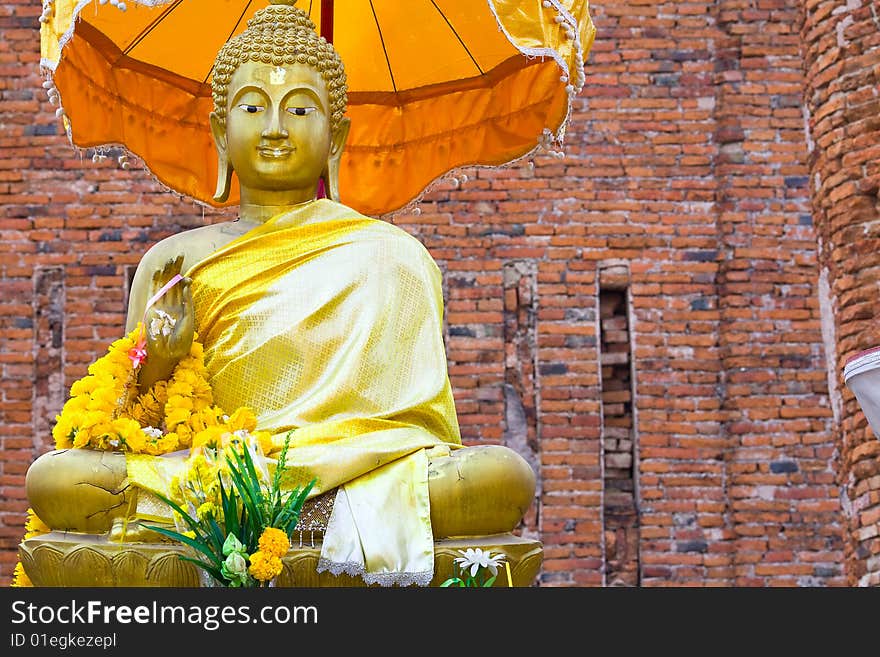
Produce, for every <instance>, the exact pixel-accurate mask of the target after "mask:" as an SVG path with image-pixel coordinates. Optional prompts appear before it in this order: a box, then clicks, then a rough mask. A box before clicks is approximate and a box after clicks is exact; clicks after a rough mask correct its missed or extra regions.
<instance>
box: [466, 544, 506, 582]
mask: <svg viewBox="0 0 880 657" xmlns="http://www.w3.org/2000/svg"><path fill="white" fill-rule="evenodd" d="M459 554H461V555H462V556H460V557H457V558H456V559H455V563H457V564H458V565H459V567H460V568H461V569H462V570H467V569H468V568H470V569H471V577H475V576H476V574H477V571H479V569H480V568H488V569H489V571H490V572H491V573H492V575H497V574H498V566H500V565H501V564H502V563H504V555H502V554H496V555H493V554H492V553H491V552H488V551H487V552H484V551H483V550H481V549H480V548H468V549H467V550H464V551H462V550H459Z"/></svg>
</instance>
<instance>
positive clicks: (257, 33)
mask: <svg viewBox="0 0 880 657" xmlns="http://www.w3.org/2000/svg"><path fill="white" fill-rule="evenodd" d="M295 2H296V0H275V1H274V2H273V4H270V5H269V6H268V7H265V8H263V9H260V10H259V11H258V12H256V13H255V14H254V16H253V18H251V19H250V20H249V21H248V26H247V29H246V30H245V31H244V32H242V33H241V34H239V35H237V36H234V37H232V38H231V39H230V40H229V41H227V42H226V43H225V44H224V45H223V47H222V48H220V52H219V53H217V58H216V59H215V61H214V78H213V80H212V82H211V91H212V96H213V98H214V112H215V113H216V114H217V116H218V117H219V119H220V121H221V123H222V124H224V125H225V123H226V100H227V91H228V87H229V80H230V79H231V78H232V74H233V73H235V70H236V69H237V68H238V67H239V66H241V65H242V64H243V63H245V62H263V63H265V64H273V65H275V66H284V65H289V64H295V63H300V64H308V65H309V66H312V67H314V68H315V70H317V71H318V72H319V73H320V74H321V77H322V78H323V79H324V82H326V83H327V91H328V92H329V94H330V125H331V128H333V129H335V128H336V127H337V125H338V124H339V122H340V121H341V120H342V118H343V116H345V108H346V104H347V102H348V97H347V95H346V78H345V68H344V67H343V65H342V60H341V59H340V57H339V53H337V52H336V49H335V48H334V47H333V45H332V44H330V43H328V42H327V40H326V39H325V38H324V37H322V36H319V35H318V34H317V32H315V24H314V23H313V22H312V21H311V20H309V17H308V16H307V15H306V13H305V12H304V11H302V10H301V9H297V8H296V7H294V6H293V5H294V3H295Z"/></svg>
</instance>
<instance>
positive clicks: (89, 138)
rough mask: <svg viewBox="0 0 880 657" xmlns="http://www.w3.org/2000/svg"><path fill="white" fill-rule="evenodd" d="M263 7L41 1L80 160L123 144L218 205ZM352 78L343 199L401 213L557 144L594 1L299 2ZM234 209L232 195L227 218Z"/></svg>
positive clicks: (48, 61) (47, 46)
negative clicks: (223, 97)
mask: <svg viewBox="0 0 880 657" xmlns="http://www.w3.org/2000/svg"><path fill="white" fill-rule="evenodd" d="M266 4H268V2H267V0H186V2H183V1H182V0H129V1H128V2H123V1H121V0H109V2H107V0H100V1H96V0H44V11H43V16H42V17H41V21H42V29H41V50H42V60H41V65H42V66H43V68H44V70H45V71H46V72H47V74H48V76H49V78H50V79H49V80H47V82H46V85H45V86H46V87H47V88H48V89H49V91H50V97H51V98H53V99H58V98H60V102H61V104H62V107H63V109H62V110H60V112H61V113H63V115H64V124H65V127H66V129H67V132H68V136H69V137H70V139H71V142H72V143H73V144H75V145H76V146H79V147H83V148H85V147H97V146H107V145H122V146H124V147H126V148H127V149H128V150H129V151H130V152H132V153H134V154H136V155H137V156H138V157H140V158H141V159H142V160H143V162H144V163H145V165H146V166H147V167H148V168H149V169H150V171H151V172H152V173H153V175H155V176H156V177H157V178H158V179H159V180H160V181H161V182H163V183H164V184H165V185H167V186H168V187H170V188H172V189H174V190H175V191H178V192H180V193H181V194H185V195H188V196H191V197H193V198H195V199H197V200H199V201H202V202H205V203H208V204H211V205H217V204H216V203H215V202H214V201H213V199H212V194H213V192H214V188H215V183H216V167H217V162H216V155H215V152H214V145H213V141H212V139H211V134H210V129H209V123H208V114H209V113H210V112H211V110H212V108H213V105H212V100H211V84H210V83H211V73H212V70H211V69H212V65H213V62H214V57H215V55H216V53H217V51H218V50H219V48H220V46H221V45H222V44H223V43H224V42H225V41H226V40H227V39H229V38H230V37H231V36H233V35H235V34H237V33H239V32H241V31H242V30H244V28H245V27H246V23H247V20H248V19H249V18H250V17H251V16H252V15H253V14H254V12H255V11H257V10H258V9H260V8H262V7H264V6H265V5H266ZM298 6H299V7H300V8H301V9H303V10H304V11H307V12H308V14H309V16H310V18H311V19H312V21H313V22H314V23H315V24H316V26H317V29H318V31H319V33H321V34H324V35H325V36H328V37H329V36H331V31H332V39H331V40H332V41H333V43H334V45H335V46H336V48H337V50H338V51H339V53H340V56H341V57H342V60H343V62H344V64H345V67H346V74H347V77H348V84H349V91H348V97H349V107H348V116H349V117H350V118H351V123H352V127H351V132H350V134H349V138H348V142H347V144H346V149H345V154H344V155H343V160H342V163H341V168H340V193H341V197H342V198H341V200H342V201H343V202H344V203H346V204H347V205H350V206H351V207H353V208H355V209H357V210H359V211H361V212H363V213H365V214H370V215H382V214H386V213H389V212H392V211H395V210H398V209H400V208H401V207H403V206H405V205H406V204H407V203H409V202H411V201H412V200H414V199H416V198H418V196H419V195H420V194H421V193H422V192H423V190H424V189H425V187H426V186H427V185H428V184H429V183H430V182H431V181H432V180H434V179H436V178H437V177H439V176H441V175H443V174H444V173H446V172H448V171H450V170H452V169H454V168H455V167H459V166H465V165H500V164H504V163H507V162H510V161H512V160H515V159H517V158H519V157H522V156H524V155H526V154H528V153H529V152H531V151H532V150H534V149H535V148H536V147H537V146H538V144H539V142H540V141H541V140H542V139H545V140H547V139H548V138H549V141H550V142H554V141H555V142H556V143H561V140H562V134H563V131H564V128H565V122H566V120H567V118H568V114H569V111H570V104H571V100H572V98H573V97H574V96H575V95H576V94H577V93H578V92H579V91H580V90H581V87H582V86H583V81H584V75H583V64H584V58H585V57H586V54H587V53H588V52H589V48H590V46H591V45H592V42H593V37H594V35H595V28H594V27H593V24H592V21H591V20H590V16H589V10H588V3H587V2H586V0H337V2H328V1H327V0H323V2H319V1H318V0H300V2H299V3H298ZM237 202H238V190H237V187H234V188H233V191H232V193H231V194H230V198H229V201H228V203H227V204H234V203H237Z"/></svg>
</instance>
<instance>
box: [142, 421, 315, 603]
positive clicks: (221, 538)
mask: <svg viewBox="0 0 880 657" xmlns="http://www.w3.org/2000/svg"><path fill="white" fill-rule="evenodd" d="M289 441H290V433H288V434H287V436H286V437H285V439H284V445H283V447H282V449H281V453H280V454H279V456H278V460H277V463H278V464H277V466H276V467H275V471H274V473H273V474H272V476H271V477H270V476H269V473H268V469H267V468H266V466H265V460H264V459H263V458H262V450H261V449H260V446H259V443H258V442H257V441H255V440H253V437H252V436H251V435H250V434H249V433H248V432H247V431H244V430H242V431H237V432H236V433H234V434H229V433H227V434H225V435H224V436H223V437H222V439H221V441H220V442H219V443H212V444H209V445H204V446H202V447H198V448H196V449H194V450H193V453H192V455H191V456H190V458H189V468H188V469H187V471H186V473H185V474H184V475H183V477H182V478H180V479H179V480H178V481H176V482H175V481H172V490H179V491H181V495H180V497H179V498H178V499H177V500H173V499H169V498H166V497H163V496H161V495H160V496H159V497H160V498H161V499H162V500H164V501H165V503H166V504H168V505H169V506H170V507H171V508H172V509H174V518H175V524H176V525H177V528H178V531H175V530H171V529H168V528H165V527H158V526H150V525H145V526H146V527H147V528H148V529H152V530H153V531H156V532H159V533H160V534H163V535H165V536H168V537H170V538H174V539H176V540H178V541H181V542H182V543H184V544H186V545H188V546H189V547H191V548H192V549H193V550H194V551H195V552H196V557H188V556H182V557H181V558H182V559H184V560H186V561H190V562H192V563H194V564H196V565H197V566H198V567H200V568H201V569H202V570H203V571H204V572H205V573H207V574H208V575H210V577H211V578H212V580H213V583H214V584H215V585H220V586H230V587H239V586H243V587H252V586H269V585H271V583H272V582H273V581H274V580H275V578H276V577H277V576H278V575H279V574H280V573H281V571H282V569H283V564H282V561H281V558H282V557H283V556H284V555H285V554H287V551H288V550H289V549H290V536H291V534H292V533H293V531H294V528H295V527H296V524H297V522H298V521H299V516H300V511H301V510H302V506H303V503H304V502H305V500H306V497H307V496H308V494H309V491H310V490H311V489H312V487H313V486H314V483H315V482H314V480H313V481H311V482H310V483H309V484H307V485H306V486H304V487H301V488H294V489H292V490H282V487H281V483H282V481H283V480H284V471H285V467H286V466H285V458H286V456H287V448H288V444H289ZM175 484H176V485H175ZM184 507H186V508H184ZM184 528H186V529H185V530H184Z"/></svg>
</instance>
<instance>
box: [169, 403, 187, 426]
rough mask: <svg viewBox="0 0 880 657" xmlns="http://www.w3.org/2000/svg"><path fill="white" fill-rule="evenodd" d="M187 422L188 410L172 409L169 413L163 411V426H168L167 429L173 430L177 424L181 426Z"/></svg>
mask: <svg viewBox="0 0 880 657" xmlns="http://www.w3.org/2000/svg"><path fill="white" fill-rule="evenodd" d="M169 404H170V402H169ZM187 420H189V409H186V408H172V409H171V410H170V411H169V410H166V411H165V424H167V425H168V428H169V429H174V428H175V427H177V425H178V424H183V423H185V422H186V421H187Z"/></svg>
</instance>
